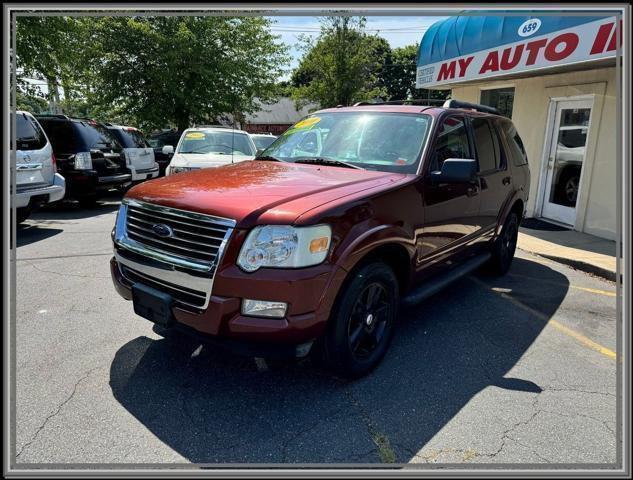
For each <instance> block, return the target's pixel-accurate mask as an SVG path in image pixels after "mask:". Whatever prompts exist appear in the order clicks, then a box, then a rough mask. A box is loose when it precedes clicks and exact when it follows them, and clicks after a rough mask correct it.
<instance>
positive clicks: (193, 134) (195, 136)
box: [185, 132, 204, 140]
mask: <svg viewBox="0 0 633 480" xmlns="http://www.w3.org/2000/svg"><path fill="white" fill-rule="evenodd" d="M185 138H190V139H194V140H198V139H201V138H204V133H202V132H189V133H187V135H185Z"/></svg>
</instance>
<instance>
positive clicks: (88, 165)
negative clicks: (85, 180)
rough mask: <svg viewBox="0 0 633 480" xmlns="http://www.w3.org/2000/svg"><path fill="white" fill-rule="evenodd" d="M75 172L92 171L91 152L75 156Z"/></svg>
mask: <svg viewBox="0 0 633 480" xmlns="http://www.w3.org/2000/svg"><path fill="white" fill-rule="evenodd" d="M75 170H92V157H91V156H90V152H79V153H76V154H75Z"/></svg>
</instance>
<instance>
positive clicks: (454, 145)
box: [429, 117, 473, 172]
mask: <svg viewBox="0 0 633 480" xmlns="http://www.w3.org/2000/svg"><path fill="white" fill-rule="evenodd" d="M449 158H466V159H468V158H473V156H472V155H471V153H470V147H469V145H468V134H467V133H466V125H465V124H464V119H463V118H461V117H449V118H447V119H445V120H444V121H443V122H442V125H440V127H439V131H438V134H437V142H436V144H435V150H434V152H433V156H432V157H431V166H430V169H429V171H431V172H435V171H439V170H441V168H442V164H443V163H444V160H447V159H449Z"/></svg>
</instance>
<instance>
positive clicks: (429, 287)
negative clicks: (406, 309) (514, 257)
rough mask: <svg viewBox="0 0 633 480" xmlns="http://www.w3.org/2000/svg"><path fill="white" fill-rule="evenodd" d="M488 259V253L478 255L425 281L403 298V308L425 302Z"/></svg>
mask: <svg viewBox="0 0 633 480" xmlns="http://www.w3.org/2000/svg"><path fill="white" fill-rule="evenodd" d="M490 257H491V255H490V253H489V252H486V253H480V254H479V255H477V256H476V257H473V258H470V259H469V260H466V261H465V262H464V263H463V264H461V265H459V266H458V267H455V268H453V269H451V270H449V271H448V272H446V273H443V274H441V275H439V276H437V277H435V278H432V279H429V280H427V281H426V282H425V283H423V284H422V285H420V286H419V287H417V288H416V289H415V290H413V291H411V292H410V293H409V294H408V295H407V296H406V297H404V298H403V299H402V304H403V305H405V306H413V305H416V304H418V303H420V302H421V301H423V300H426V299H427V298H429V297H430V296H431V295H435V294H436V293H437V292H439V291H440V290H442V289H444V288H445V287H447V286H448V285H450V284H451V283H453V282H454V281H455V280H459V279H460V278H461V277H463V276H464V275H468V274H469V273H470V272H472V271H473V270H476V269H477V268H479V267H481V266H482V265H483V264H484V263H486V262H487V261H488V260H489V259H490Z"/></svg>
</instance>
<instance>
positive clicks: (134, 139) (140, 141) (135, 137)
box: [109, 128, 149, 148]
mask: <svg viewBox="0 0 633 480" xmlns="http://www.w3.org/2000/svg"><path fill="white" fill-rule="evenodd" d="M109 130H110V132H112V134H113V135H114V136H115V137H116V138H117V140H118V141H119V142H121V145H123V146H124V147H126V148H146V147H149V144H148V143H147V141H146V140H145V137H143V134H142V133H141V132H139V131H138V130H127V129H125V128H123V129H120V128H111V129H109Z"/></svg>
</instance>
